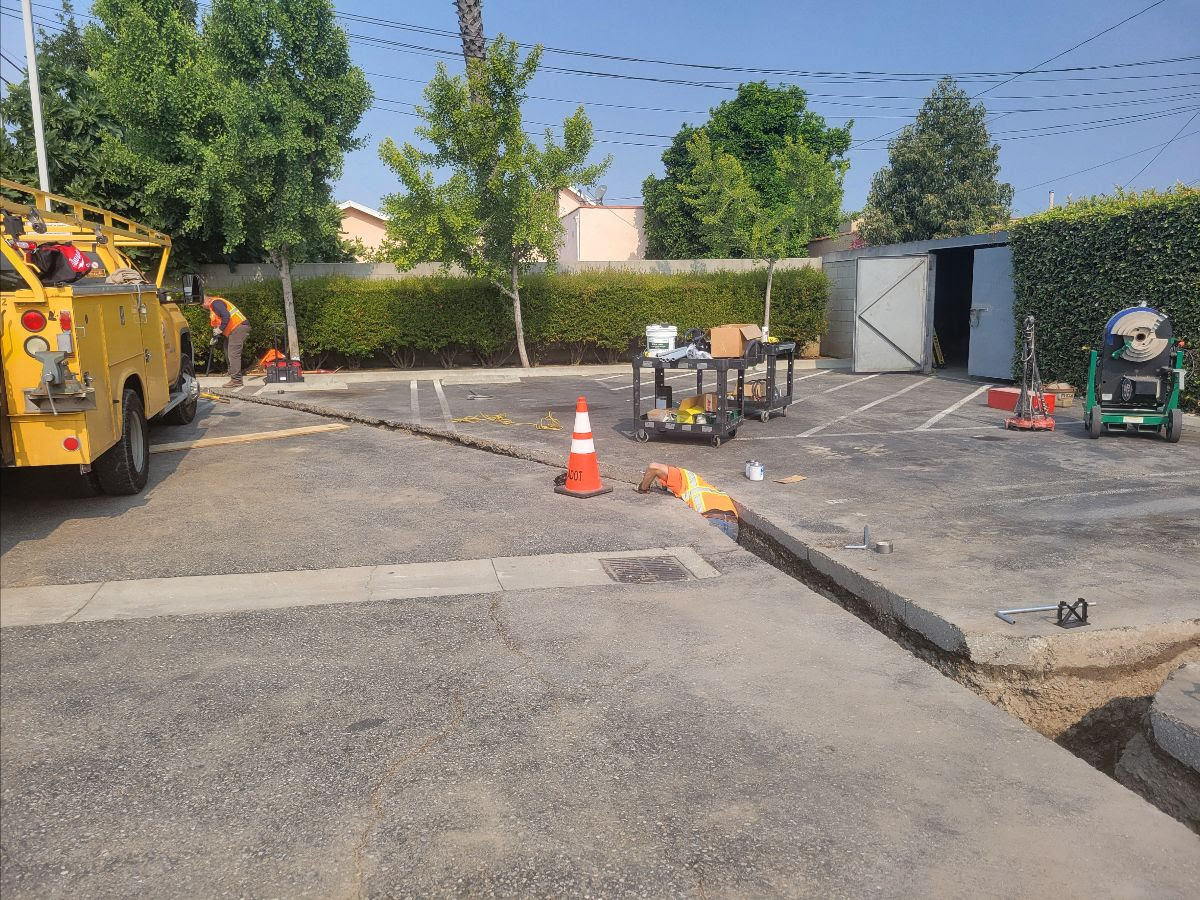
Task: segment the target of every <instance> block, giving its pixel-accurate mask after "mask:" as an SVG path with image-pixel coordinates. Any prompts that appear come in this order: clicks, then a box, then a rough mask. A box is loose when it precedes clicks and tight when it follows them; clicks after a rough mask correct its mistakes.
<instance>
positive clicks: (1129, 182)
mask: <svg viewBox="0 0 1200 900" xmlns="http://www.w3.org/2000/svg"><path fill="white" fill-rule="evenodd" d="M1196 116H1200V110H1197V111H1196V112H1194V113H1192V115H1191V118H1189V119H1188V120H1187V121H1186V122H1184V123H1183V125H1181V126H1180V128H1179V130H1178V131H1177V132H1175V136H1174V137H1172V138H1171V139H1170V140H1169V141H1167V142H1166V143H1165V144H1163V145H1162V146H1161V147H1159V148H1158V152H1157V153H1155V154H1154V155H1153V156H1152V157H1150V162H1148V163H1146V164H1145V165H1144V166H1142V167H1141V168H1140V169H1138V170H1137V175H1134V176H1133V178H1130V179H1129V180H1128V181H1127V182H1125V183H1124V184H1123V185H1121V187H1123V188H1125V187H1129V185H1131V184H1133V182H1134V181H1136V180H1137V177H1138V175H1141V174H1142V173H1143V172H1145V171H1146V170H1147V169H1148V168H1150V166H1152V165H1153V164H1154V161H1155V160H1156V159H1158V158H1159V157H1160V156H1162V155H1163V152H1164V151H1165V150H1166V149H1167V148H1168V147H1170V146H1171V145H1172V144H1173V143H1175V141H1176V140H1178V138H1179V136H1180V135H1181V134H1183V129H1185V128H1187V127H1188V126H1189V125H1191V124H1192V122H1194V121H1196Z"/></svg>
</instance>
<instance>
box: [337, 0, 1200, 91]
mask: <svg viewBox="0 0 1200 900" xmlns="http://www.w3.org/2000/svg"><path fill="white" fill-rule="evenodd" d="M1165 2H1166V0H1156V2H1155V3H1152V4H1151V5H1150V6H1147V7H1146V8H1145V9H1142V10H1140V11H1139V12H1136V13H1134V14H1132V15H1130V16H1128V17H1127V18H1125V19H1122V20H1121V21H1120V22H1117V23H1116V24H1115V25H1111V26H1109V27H1108V28H1106V29H1104V31H1101V32H1098V33H1097V34H1094V35H1092V36H1091V37H1089V38H1086V39H1085V40H1083V41H1080V42H1079V43H1078V44H1075V45H1074V46H1072V47H1068V48H1067V49H1066V50H1064V51H1062V52H1061V53H1058V54H1056V55H1055V56H1052V57H1050V59H1048V60H1044V61H1043V62H1041V63H1039V64H1038V65H1036V66H1034V67H1032V68H1029V69H1023V70H1007V71H1000V72H975V71H968V72H894V71H886V70H845V71H839V70H810V69H788V68H779V67H762V66H734V65H722V64H717V63H701V62H687V61H680V60H664V59H654V58H647V57H640V56H626V55H621V54H612V53H601V52H597V51H590V50H575V49H569V48H563V47H552V46H545V45H542V50H543V52H545V53H554V54H562V55H568V56H576V57H583V58H589V59H603V60H609V61H613V62H630V63H638V64H648V65H661V66H675V67H682V68H691V69H703V70H706V71H718V72H741V73H748V74H759V75H777V76H779V75H784V76H792V77H809V76H818V77H826V76H845V77H859V76H867V77H870V76H886V77H898V78H918V79H928V78H941V77H943V76H945V75H952V76H955V77H958V76H964V77H965V76H975V75H985V76H989V77H1004V76H1010V77H1009V78H1008V79H1007V80H1006V81H1003V82H1000V83H999V84H997V85H995V86H994V87H1000V86H1001V85H1003V84H1007V83H1008V81H1011V80H1013V79H1015V78H1019V77H1020V76H1021V75H1028V74H1030V73H1033V72H1039V71H1047V72H1080V71H1091V70H1095V69H1106V68H1122V67H1125V66H1128V65H1139V63H1109V64H1106V65H1099V66H1072V67H1068V68H1060V69H1047V70H1042V68H1041V67H1042V66H1044V65H1046V64H1048V63H1051V62H1053V61H1054V60H1056V59H1059V58H1061V57H1063V56H1066V55H1067V54H1068V53H1070V52H1071V51H1072V50H1077V49H1078V48H1080V47H1082V46H1083V45H1084V44H1087V43H1090V42H1091V41H1094V40H1095V39H1096V38H1098V37H1101V36H1103V35H1104V34H1107V33H1108V32H1109V31H1112V30H1113V29H1115V28H1119V27H1120V26H1121V25H1124V24H1125V23H1126V22H1128V21H1130V20H1131V19H1135V18H1137V17H1138V16H1140V15H1142V14H1143V13H1145V12H1148V11H1149V10H1151V9H1153V8H1154V7H1155V6H1158V5H1160V4H1162V3H1165ZM337 17H338V18H339V19H343V20H345V21H349V22H355V23H358V24H365V25H374V26H377V27H386V28H395V29H400V30H403V31H411V32H414V33H417V34H424V35H429V36H435V37H447V38H452V39H454V40H458V39H459V32H457V31H455V30H452V29H448V28H433V27H428V26H422V25H414V24H412V23H409V22H401V21H397V20H395V19H386V18H383V17H380V16H364V15H361V14H355V13H338V14H337ZM513 43H515V44H516V45H517V46H519V47H525V48H533V47H534V46H537V45H535V44H531V43H528V42H524V41H514V42H513ZM409 46H411V47H414V48H420V49H423V50H427V51H433V52H439V53H440V52H446V53H449V54H451V55H455V56H456V55H458V51H449V50H448V51H441V50H440V48H434V47H425V46H423V45H417V44H413V45H409ZM1192 58H1194V57H1180V58H1176V59H1171V60H1162V61H1161V62H1182V61H1187V60H1189V59H1192ZM993 89H994V88H993Z"/></svg>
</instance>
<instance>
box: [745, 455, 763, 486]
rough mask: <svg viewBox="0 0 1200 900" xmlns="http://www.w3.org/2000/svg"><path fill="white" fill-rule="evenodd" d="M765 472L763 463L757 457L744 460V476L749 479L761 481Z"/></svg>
mask: <svg viewBox="0 0 1200 900" xmlns="http://www.w3.org/2000/svg"><path fill="white" fill-rule="evenodd" d="M765 474H766V472H765V470H764V469H763V464H762V463H760V462H759V461H758V460H757V459H748V460H746V477H747V478H749V479H750V480H751V481H762V480H763V476H764V475H765Z"/></svg>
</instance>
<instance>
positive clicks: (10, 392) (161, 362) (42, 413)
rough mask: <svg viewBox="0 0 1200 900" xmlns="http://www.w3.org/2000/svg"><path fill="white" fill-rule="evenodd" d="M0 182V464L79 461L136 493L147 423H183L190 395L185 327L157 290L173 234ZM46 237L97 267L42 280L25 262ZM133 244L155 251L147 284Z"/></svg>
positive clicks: (195, 390) (98, 477)
mask: <svg viewBox="0 0 1200 900" xmlns="http://www.w3.org/2000/svg"><path fill="white" fill-rule="evenodd" d="M0 188H4V189H5V191H4V192H3V194H2V195H0V207H2V212H3V237H2V240H0V254H3V259H0V267H2V271H0V275H2V280H0V312H2V327H3V331H2V333H0V360H2V362H3V367H2V373H0V374H2V377H3V402H2V404H0V407H2V412H3V416H2V419H3V421H0V444H2V448H0V449H2V455H3V464H4V465H5V466H8V467H14V466H15V467H28V466H79V467H80V470H81V471H83V472H85V473H93V479H94V481H95V482H96V483H97V486H98V487H99V488H100V489H101V490H103V491H104V492H105V493H136V492H137V491H140V490H141V488H142V487H143V486H144V485H145V483H146V478H147V476H148V470H149V461H150V457H149V442H148V437H147V432H146V428H147V424H148V422H149V420H152V419H158V420H160V421H166V422H168V423H173V424H185V423H186V422H190V421H191V419H192V417H194V416H195V410H196V398H197V397H198V394H199V386H198V384H197V383H196V381H195V378H194V364H193V359H192V341H191V333H190V327H189V325H188V322H187V319H185V318H184V316H183V313H182V312H181V311H180V309H179V306H178V305H177V304H176V303H175V302H173V301H172V300H171V299H170V298H169V297H168V295H167V293H166V292H165V290H164V289H163V277H164V274H165V272H166V267H167V260H168V259H169V257H170V252H171V239H170V238H169V237H168V236H167V235H165V234H162V233H160V232H157V231H155V230H153V229H150V228H146V227H145V226H143V225H139V224H138V223H136V222H133V221H131V220H130V219H128V218H126V217H124V216H120V215H118V214H116V213H112V212H109V211H108V210H103V209H100V208H98V207H93V206H89V205H88V204H84V203H79V202H77V201H73V200H70V199H68V198H66V197H61V196H58V195H55V194H50V193H47V192H44V191H39V190H37V189H35V188H32V187H28V186H26V185H21V184H17V183H15V182H11V181H7V180H4V179H0ZM14 198H17V199H14ZM50 244H70V245H72V246H73V247H75V248H77V249H79V250H81V251H83V252H84V253H85V254H87V256H88V257H89V258H90V259H91V260H92V261H93V264H94V266H95V267H94V268H93V270H92V272H91V273H89V274H88V275H87V276H86V277H84V278H82V279H80V280H78V281H74V282H73V283H69V284H68V283H61V282H60V283H45V281H44V278H45V276H44V275H43V274H40V273H39V272H38V270H37V269H36V267H35V266H33V265H31V264H30V262H29V261H28V260H29V253H30V251H32V250H35V249H37V248H38V247H39V246H42V245H50ZM131 252H132V253H135V254H138V256H139V259H140V258H142V257H144V256H150V257H157V259H154V260H153V264H154V265H155V273H154V275H153V280H152V281H151V280H148V279H145V278H142V277H140V271H139V270H138V268H137V266H136V265H135V264H134V261H133V259H131V256H130V255H129V254H130V253H131ZM143 261H144V260H143ZM114 273H116V274H115V275H114ZM113 282H118V283H113Z"/></svg>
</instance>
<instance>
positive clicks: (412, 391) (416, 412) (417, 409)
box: [408, 379, 421, 425]
mask: <svg viewBox="0 0 1200 900" xmlns="http://www.w3.org/2000/svg"><path fill="white" fill-rule="evenodd" d="M408 396H409V402H410V403H411V404H412V417H413V421H414V422H416V423H417V424H418V425H419V424H420V423H421V399H420V398H419V397H418V396H417V382H416V380H415V379H414V380H412V381H410V382H409V383H408Z"/></svg>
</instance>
